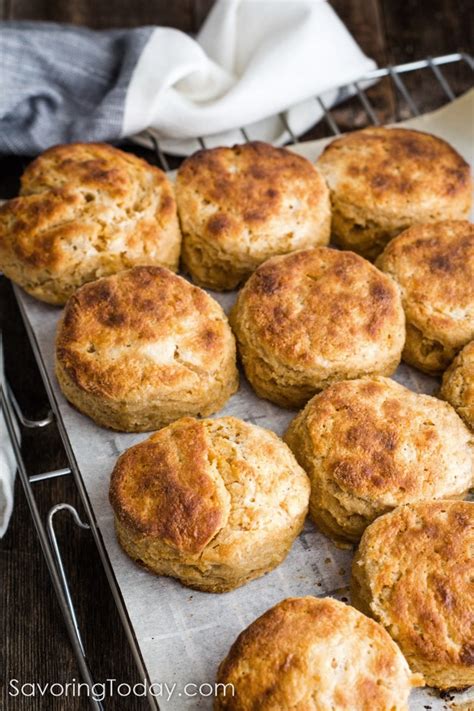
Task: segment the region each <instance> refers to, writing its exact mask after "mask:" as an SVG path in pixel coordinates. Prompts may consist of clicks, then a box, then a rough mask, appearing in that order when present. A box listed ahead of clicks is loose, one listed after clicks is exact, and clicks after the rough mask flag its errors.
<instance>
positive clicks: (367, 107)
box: [147, 52, 474, 171]
mask: <svg viewBox="0 0 474 711" xmlns="http://www.w3.org/2000/svg"><path fill="white" fill-rule="evenodd" d="M453 65H455V66H456V65H457V66H462V65H465V67H467V69H468V70H471V72H472V71H473V70H474V60H473V58H472V57H471V56H470V55H469V54H466V53H459V52H458V53H455V54H446V55H443V56H440V57H428V58H426V59H420V60H418V61H415V62H408V63H406V64H398V65H395V66H388V67H382V68H381V69H374V70H373V71H372V72H369V73H368V74H366V75H365V76H364V77H361V78H360V79H359V80H357V81H354V82H352V84H345V85H344V86H341V87H338V93H337V98H336V101H335V104H336V105H339V104H340V103H341V102H343V101H345V100H346V99H348V98H351V97H354V100H356V101H358V103H359V108H360V109H361V111H362V116H360V117H358V125H357V126H351V127H350V128H351V129H355V128H362V127H363V126H364V125H365V126H368V125H372V126H379V125H380V124H382V123H391V122H394V121H398V120H400V119H401V118H404V119H407V118H414V117H415V116H420V114H421V113H422V111H421V109H420V107H419V105H418V102H417V100H416V99H415V98H414V96H413V93H412V91H411V90H410V89H409V88H408V86H407V83H406V81H405V79H404V77H405V75H408V76H409V77H410V79H412V78H413V77H414V76H415V77H416V79H417V83H418V82H419V84H420V85H421V84H422V82H424V81H429V80H430V79H431V80H432V81H433V80H434V82H435V83H436V85H437V87H438V88H439V89H440V90H441V91H440V95H441V103H443V102H444V103H445V102H446V100H447V101H453V99H455V98H456V94H455V91H454V89H453V87H452V85H451V82H450V81H449V79H448V77H447V76H446V72H445V71H444V69H446V68H447V67H452V66H453ZM387 79H388V80H389V81H390V83H391V84H392V86H393V88H394V89H395V95H396V96H398V98H399V99H400V103H399V104H398V105H397V109H396V111H395V112H394V113H393V115H390V116H384V117H382V116H381V113H382V112H381V111H380V110H378V109H377V108H376V107H375V105H374V104H373V103H372V101H371V100H370V98H369V93H370V90H368V89H367V88H364V87H368V86H370V85H372V84H374V83H375V82H378V81H380V80H387ZM443 100H444V101H443ZM314 101H315V102H316V104H317V105H318V106H319V109H320V110H321V112H322V119H323V120H324V122H325V124H326V128H327V131H326V135H330V136H338V135H340V134H341V133H342V128H341V127H340V126H339V125H338V122H337V118H336V116H335V113H336V112H335V111H334V110H333V108H331V107H328V106H327V105H326V102H325V100H324V99H323V97H322V96H315V97H314ZM432 108H435V107H432ZM278 116H279V119H280V121H281V127H282V130H283V131H286V134H287V136H288V141H287V145H288V144H289V145H292V144H295V143H297V142H298V140H299V137H298V136H297V135H296V133H295V132H294V130H293V129H292V127H291V125H290V123H289V121H288V118H287V116H286V114H285V113H280V114H279V115H278ZM239 131H240V134H241V138H242V140H241V143H245V142H249V141H250V140H251V138H250V131H249V128H248V127H242V128H240V129H239ZM147 137H148V139H149V142H150V144H151V145H153V148H154V153H155V160H156V162H157V163H158V165H159V166H160V167H161V168H162V169H163V170H165V171H169V170H171V169H172V168H173V167H176V159H173V157H170V156H169V155H167V154H166V153H165V152H164V151H163V149H162V147H161V146H160V142H159V141H158V140H157V138H156V136H155V135H154V134H153V133H152V132H148V133H147ZM196 140H197V143H198V144H199V146H200V147H201V148H206V147H207V145H206V139H205V138H203V137H201V136H198V137H197V139H196Z"/></svg>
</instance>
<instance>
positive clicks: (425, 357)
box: [377, 220, 474, 375]
mask: <svg viewBox="0 0 474 711" xmlns="http://www.w3.org/2000/svg"><path fill="white" fill-rule="evenodd" d="M377 266H378V267H379V269H382V271H384V272H385V273H386V274H390V276H392V277H393V278H394V279H395V280H396V281H397V283H398V284H399V285H400V289H401V292H402V301H403V308H404V310H405V315H406V322H407V325H406V330H407V337H406V342H405V347H404V349H403V355H402V358H403V360H404V361H406V362H407V363H409V364H410V365H413V366H415V368H419V369H420V370H423V371H424V372H425V373H429V374H431V375H438V374H440V373H441V372H442V371H443V370H444V369H445V368H446V367H447V366H448V365H449V363H451V361H452V360H453V358H454V356H455V355H456V353H457V352H458V351H459V350H461V348H463V346H465V345H466V343H468V342H469V341H471V340H472V339H474V226H473V225H471V224H470V223H469V222H467V221H464V220H452V221H447V222H438V223H435V224H425V225H414V226H413V227H410V229H408V230H406V231H405V232H403V233H402V234H401V235H399V236H398V237H396V238H395V239H394V240H393V241H392V242H390V244H389V245H388V246H387V247H386V249H385V251H384V252H383V254H381V255H380V257H379V258H378V260H377Z"/></svg>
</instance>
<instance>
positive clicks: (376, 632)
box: [214, 597, 423, 711]
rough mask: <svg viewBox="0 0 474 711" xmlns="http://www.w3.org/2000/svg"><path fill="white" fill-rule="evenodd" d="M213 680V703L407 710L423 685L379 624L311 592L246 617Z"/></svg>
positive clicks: (250, 709)
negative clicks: (413, 694)
mask: <svg viewBox="0 0 474 711" xmlns="http://www.w3.org/2000/svg"><path fill="white" fill-rule="evenodd" d="M217 682H218V684H220V685H221V686H220V687H218V693H217V698H216V700H215V703H214V709H215V711H257V709H258V711H286V710H288V709H295V711H296V709H301V711H316V710H317V711H330V710H331V709H337V711H375V709H378V710H380V711H381V710H382V709H383V711H388V710H389V709H390V711H408V696H409V694H410V690H411V688H413V687H414V686H422V685H423V680H422V678H421V677H420V676H419V675H414V674H412V673H411V672H410V669H409V667H408V664H407V662H406V660H405V659H404V658H403V655H402V653H401V652H400V650H399V649H398V647H397V645H396V644H395V643H394V642H393V641H392V640H391V639H390V636H389V635H388V634H387V633H386V631H385V630H384V629H383V627H382V626H381V625H379V624H377V623H376V622H374V621H373V620H371V619H369V618H368V617H365V615H362V614H361V613H360V612H358V611H357V610H355V609H354V608H353V607H350V606H349V605H345V604H344V603H342V602H339V601H338V600H333V599H332V598H315V597H300V598H288V599H286V600H283V601H282V602H280V603H278V605H275V607H272V608H271V609H270V610H267V612H265V613H264V614H263V615H262V616H261V617H259V618H258V619H256V620H255V621H254V622H252V624H251V625H250V626H249V627H247V629H245V630H244V631H243V632H242V633H241V634H240V635H239V636H238V637H237V639H236V641H235V642H234V644H233V645H232V647H231V648H230V651H229V653H228V655H227V657H226V658H225V659H224V660H223V662H222V663H221V665H220V667H219V671H218V674H217ZM222 685H224V686H222ZM225 685H233V689H232V687H231V686H227V687H226V686H225Z"/></svg>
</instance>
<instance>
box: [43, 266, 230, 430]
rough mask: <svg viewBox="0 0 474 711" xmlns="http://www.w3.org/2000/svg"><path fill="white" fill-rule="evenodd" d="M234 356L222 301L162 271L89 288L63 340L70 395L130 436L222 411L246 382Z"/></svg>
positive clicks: (59, 344) (59, 364) (64, 379)
mask: <svg viewBox="0 0 474 711" xmlns="http://www.w3.org/2000/svg"><path fill="white" fill-rule="evenodd" d="M235 358H236V353H235V340H234V337H233V335H232V332H231V329H230V327H229V324H228V321H227V318H226V316H225V314H224V312H223V311H222V309H221V307H220V306H219V304H218V303H217V302H216V301H214V299H212V298H211V297H210V296H209V295H208V294H206V293H205V292H204V291H202V290H201V289H199V288H198V287H196V286H192V284H190V283H189V282H187V281H186V280H185V279H182V278H181V277H179V276H176V275H175V274H173V273H172V272H170V271H168V270H167V269H163V268H162V267H134V268H133V269H130V270H128V271H124V272H121V273H120V274H116V275H114V276H111V277H104V278H103V279H99V280H97V281H95V282H92V283H90V284H86V285H84V286H83V287H81V289H79V290H78V291H77V292H76V293H75V294H74V296H72V297H71V299H70V300H69V302H68V304H67V306H66V308H65V310H64V315H63V318H62V320H61V322H60V323H59V326H58V332H57V339H56V375H57V378H58V381H59V384H60V386H61V389H62V391H63V393H64V394H65V396H66V397H67V398H68V400H69V401H70V402H71V403H72V404H73V405H74V406H75V407H77V408H78V410H80V411H81V412H83V413H85V414H87V415H89V417H92V419H93V420H95V421H96V422H97V423H98V424H99V425H102V426H103V427H111V428H112V429H117V430H123V431H130V432H140V431H145V430H152V429H157V428H158V427H161V426H163V425H165V424H168V423H169V422H172V421H173V420H176V419H178V417H182V416H183V415H187V414H191V415H198V414H199V415H208V414H211V413H213V412H216V411H217V410H219V409H220V408H221V407H222V406H223V405H224V403H225V402H226V400H227V399H228V398H229V397H230V395H232V394H233V393H234V392H235V391H236V390H237V387H238V374H237V369H236V365H235Z"/></svg>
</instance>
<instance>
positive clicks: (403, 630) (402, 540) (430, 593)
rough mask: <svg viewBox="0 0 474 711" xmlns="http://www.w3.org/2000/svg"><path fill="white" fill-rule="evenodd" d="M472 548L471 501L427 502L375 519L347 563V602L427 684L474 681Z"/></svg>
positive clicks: (473, 515)
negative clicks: (370, 619) (375, 625)
mask: <svg viewBox="0 0 474 711" xmlns="http://www.w3.org/2000/svg"><path fill="white" fill-rule="evenodd" d="M473 551H474V503H471V502H467V501H432V502H429V503H418V504H407V505H406V506H400V507H399V508H397V509H395V511H392V512H391V513H388V514H385V516H381V517H380V518H378V519H377V520H376V521H374V523H372V524H371V525H370V526H369V527H368V528H367V529H366V531H365V533H364V535H363V536H362V540H361V542H360V547H359V551H358V553H357V556H356V557H355V559H354V562H353V566H352V602H353V603H354V605H356V607H358V608H359V609H360V610H362V612H365V613H366V614H370V615H372V616H373V617H374V618H375V619H376V620H378V621H379V622H380V623H381V624H383V625H384V627H386V629H387V630H388V632H389V633H390V634H391V635H392V637H393V638H394V640H395V641H396V642H397V644H398V645H399V647H400V648H401V650H402V652H403V654H404V655H405V657H406V659H407V660H408V663H409V665H410V667H411V669H412V671H417V672H421V673H422V674H423V676H424V677H425V680H426V683H427V684H429V685H430V686H437V687H439V688H441V689H448V688H452V687H465V686H469V685H470V684H474V588H473V584H472V581H473V578H474V553H473Z"/></svg>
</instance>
